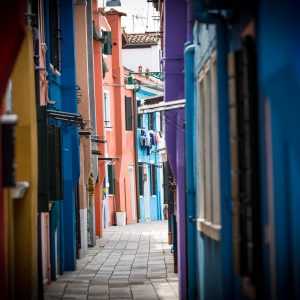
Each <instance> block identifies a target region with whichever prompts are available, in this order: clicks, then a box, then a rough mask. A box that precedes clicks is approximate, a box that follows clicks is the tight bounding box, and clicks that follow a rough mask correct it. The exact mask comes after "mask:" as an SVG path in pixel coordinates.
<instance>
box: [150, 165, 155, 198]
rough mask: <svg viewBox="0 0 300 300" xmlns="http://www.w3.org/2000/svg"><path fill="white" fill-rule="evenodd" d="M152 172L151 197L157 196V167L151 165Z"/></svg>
mask: <svg viewBox="0 0 300 300" xmlns="http://www.w3.org/2000/svg"><path fill="white" fill-rule="evenodd" d="M150 172H151V195H152V196H153V195H156V166H155V165H150Z"/></svg>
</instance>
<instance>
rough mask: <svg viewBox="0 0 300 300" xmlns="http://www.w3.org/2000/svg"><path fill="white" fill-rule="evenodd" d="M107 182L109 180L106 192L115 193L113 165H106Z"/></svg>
mask: <svg viewBox="0 0 300 300" xmlns="http://www.w3.org/2000/svg"><path fill="white" fill-rule="evenodd" d="M107 169H108V182H109V188H108V193H109V194H110V195H114V194H115V166H114V165H108V166H107Z"/></svg>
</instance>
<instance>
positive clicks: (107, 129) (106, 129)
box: [104, 126, 113, 131]
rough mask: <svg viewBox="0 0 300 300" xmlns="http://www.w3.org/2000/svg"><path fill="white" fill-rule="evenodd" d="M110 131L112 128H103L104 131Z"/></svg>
mask: <svg viewBox="0 0 300 300" xmlns="http://www.w3.org/2000/svg"><path fill="white" fill-rule="evenodd" d="M112 129H113V128H112V127H109V126H106V127H104V130H105V131H112Z"/></svg>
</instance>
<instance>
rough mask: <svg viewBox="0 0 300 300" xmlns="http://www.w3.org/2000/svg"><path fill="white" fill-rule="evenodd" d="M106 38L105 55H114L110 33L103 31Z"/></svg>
mask: <svg viewBox="0 0 300 300" xmlns="http://www.w3.org/2000/svg"><path fill="white" fill-rule="evenodd" d="M102 35H103V37H104V40H105V42H104V45H103V54H106V55H112V40H111V32H110V31H102Z"/></svg>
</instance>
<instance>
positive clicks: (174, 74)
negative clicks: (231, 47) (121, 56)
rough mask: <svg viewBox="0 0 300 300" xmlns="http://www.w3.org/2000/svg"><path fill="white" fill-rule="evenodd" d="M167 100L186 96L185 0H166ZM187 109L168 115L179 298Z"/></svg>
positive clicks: (183, 261)
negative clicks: (174, 200) (175, 190)
mask: <svg viewBox="0 0 300 300" xmlns="http://www.w3.org/2000/svg"><path fill="white" fill-rule="evenodd" d="M164 11H165V16H164V17H165V23H164V26H165V28H164V32H165V49H164V50H165V101H172V100H179V99H183V98H184V97H185V96H184V72H183V71H184V43H185V42H186V36H187V2H186V0H176V1H172V0H165V9H164ZM184 115H185V113H184V109H180V110H174V111H169V112H166V113H165V116H166V144H167V152H168V160H169V162H170V166H171V169H172V171H173V175H174V177H175V179H176V183H177V232H178V275H179V295H180V299H186V291H187V280H186V279H187V277H186V274H187V270H186V206H185V134H184Z"/></svg>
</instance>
